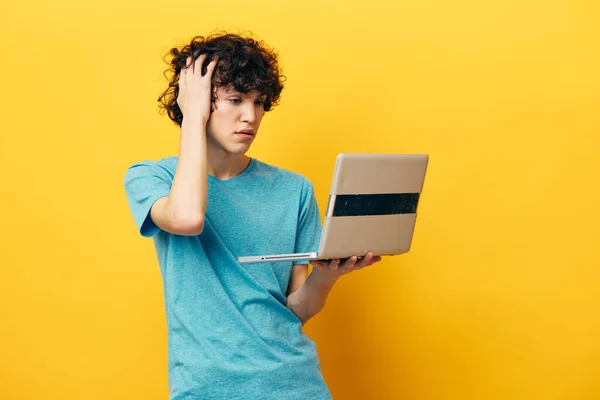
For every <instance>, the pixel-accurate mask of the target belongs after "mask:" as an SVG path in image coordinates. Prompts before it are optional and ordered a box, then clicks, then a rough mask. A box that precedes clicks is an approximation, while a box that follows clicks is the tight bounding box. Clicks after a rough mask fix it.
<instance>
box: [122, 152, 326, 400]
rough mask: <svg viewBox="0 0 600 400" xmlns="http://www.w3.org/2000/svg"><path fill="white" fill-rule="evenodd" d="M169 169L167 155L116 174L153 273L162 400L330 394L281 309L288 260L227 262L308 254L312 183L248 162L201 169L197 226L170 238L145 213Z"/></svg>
mask: <svg viewBox="0 0 600 400" xmlns="http://www.w3.org/2000/svg"><path fill="white" fill-rule="evenodd" d="M176 165H177V157H168V158H164V159H162V160H159V161H146V162H142V163H138V164H134V165H132V166H131V167H130V168H129V169H128V171H127V173H126V176H125V191H126V193H127V198H128V202H129V206H130V209H131V212H132V214H133V218H134V220H135V223H136V225H137V227H138V229H139V231H140V233H141V234H142V235H143V236H146V237H152V238H153V239H154V244H155V247H156V253H157V256H158V262H159V265H160V269H161V273H162V278H163V286H164V296H165V306H166V316H167V327H168V347H169V351H168V360H169V361H168V369H169V387H170V399H171V400H182V399H186V400H187V399H240V400H241V399H252V400H257V399H289V400H292V399H302V400H306V399H311V400H321V399H331V395H330V392H329V390H328V388H327V385H326V384H325V381H324V380H323V376H322V373H321V368H320V364H319V359H318V356H317V352H316V346H315V343H314V342H313V341H312V340H311V339H310V338H309V337H308V336H306V335H305V334H304V333H303V332H302V323H301V321H300V320H299V319H298V317H297V316H296V315H295V314H294V313H293V312H292V311H291V310H290V309H288V308H287V288H288V283H289V281H290V276H291V269H292V262H280V263H274V264H246V265H242V264H240V263H238V262H237V261H236V259H237V257H239V256H250V255H264V254H282V253H294V252H311V251H317V249H318V245H319V240H320V236H321V221H320V215H319V210H318V208H317V203H316V201H315V196H314V191H313V186H312V184H311V183H310V181H308V180H307V179H306V178H305V177H303V176H302V175H300V174H297V173H293V172H289V171H286V170H283V169H281V168H277V167H274V166H270V165H267V164H265V163H263V162H260V161H258V160H256V159H251V161H250V164H249V165H248V168H246V170H245V171H244V172H242V173H241V174H240V175H238V176H236V177H234V178H231V179H228V180H219V179H218V178H216V177H214V176H211V175H209V180H208V201H207V208H206V216H205V222H204V230H203V232H202V233H201V234H200V235H198V236H180V235H174V234H171V233H168V232H165V231H163V230H161V229H159V228H158V227H157V226H156V225H155V224H154V222H153V221H152V219H151V218H150V208H151V207H152V204H153V203H154V202H155V201H156V200H157V199H159V198H161V197H163V196H167V195H169V192H170V189H171V184H172V182H173V177H174V175H175V168H176ZM301 263H302V262H300V261H295V262H294V264H301ZM304 263H305V262H304Z"/></svg>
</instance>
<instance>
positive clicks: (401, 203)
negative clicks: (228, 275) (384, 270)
mask: <svg viewBox="0 0 600 400" xmlns="http://www.w3.org/2000/svg"><path fill="white" fill-rule="evenodd" d="M428 161H429V156H428V155H427V154H356V153H341V154H339V155H338V156H337V160H336V164H335V169H334V174H333V181H332V184H331V191H330V194H329V201H328V203H327V209H326V212H325V220H324V223H323V231H322V234H321V241H320V244H319V249H318V251H316V252H311V253H298V254H270V255H268V254H265V255H253V256H244V257H238V259H237V260H238V262H240V263H242V264H251V263H270V262H280V261H298V260H300V261H312V260H331V259H334V258H339V259H344V258H348V257H351V256H353V255H356V256H358V257H362V256H364V255H366V253H367V252H369V251H370V252H372V253H373V255H374V256H391V255H398V254H403V253H407V252H408V251H409V249H410V247H411V244H412V239H413V232H414V229H415V223H416V219H417V207H418V205H419V198H420V197H421V191H422V190H423V183H424V181H425V173H426V170H427V164H428Z"/></svg>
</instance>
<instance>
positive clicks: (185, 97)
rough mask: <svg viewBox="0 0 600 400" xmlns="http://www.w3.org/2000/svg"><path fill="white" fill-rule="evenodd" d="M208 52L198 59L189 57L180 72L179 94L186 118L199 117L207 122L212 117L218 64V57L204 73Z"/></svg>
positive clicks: (179, 100)
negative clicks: (214, 81)
mask: <svg viewBox="0 0 600 400" xmlns="http://www.w3.org/2000/svg"><path fill="white" fill-rule="evenodd" d="M205 60H206V54H202V55H200V57H198V58H197V59H196V61H192V58H191V57H188V58H187V61H186V66H185V67H183V68H181V72H180V74H179V94H178V95H177V105H178V106H179V109H180V110H181V112H182V113H183V117H184V118H186V117H187V118H190V117H191V118H194V119H199V120H201V121H203V122H204V123H206V122H207V121H208V119H209V118H210V109H211V103H212V76H213V72H214V70H215V66H216V65H217V61H218V60H217V59H216V58H215V59H214V60H212V61H211V62H210V63H209V64H208V66H207V67H206V74H204V75H202V65H203V64H204V61H205Z"/></svg>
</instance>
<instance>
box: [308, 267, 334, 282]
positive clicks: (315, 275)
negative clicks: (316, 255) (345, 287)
mask: <svg viewBox="0 0 600 400" xmlns="http://www.w3.org/2000/svg"><path fill="white" fill-rule="evenodd" d="M339 277H340V276H339V274H338V273H337V272H336V271H332V270H330V269H329V268H325V269H322V268H317V267H313V269H312V272H311V274H310V277H309V278H312V280H313V281H315V284H317V285H319V286H333V285H334V284H335V283H336V282H337V280H338V279H339Z"/></svg>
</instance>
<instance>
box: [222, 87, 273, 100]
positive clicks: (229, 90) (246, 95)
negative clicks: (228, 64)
mask: <svg viewBox="0 0 600 400" xmlns="http://www.w3.org/2000/svg"><path fill="white" fill-rule="evenodd" d="M225 93H227V94H229V95H231V94H236V95H240V96H242V97H250V94H248V93H241V92H239V91H237V90H235V89H233V88H230V89H225ZM266 95H267V94H266V93H261V94H259V95H258V96H257V99H258V98H261V97H263V96H266Z"/></svg>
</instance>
